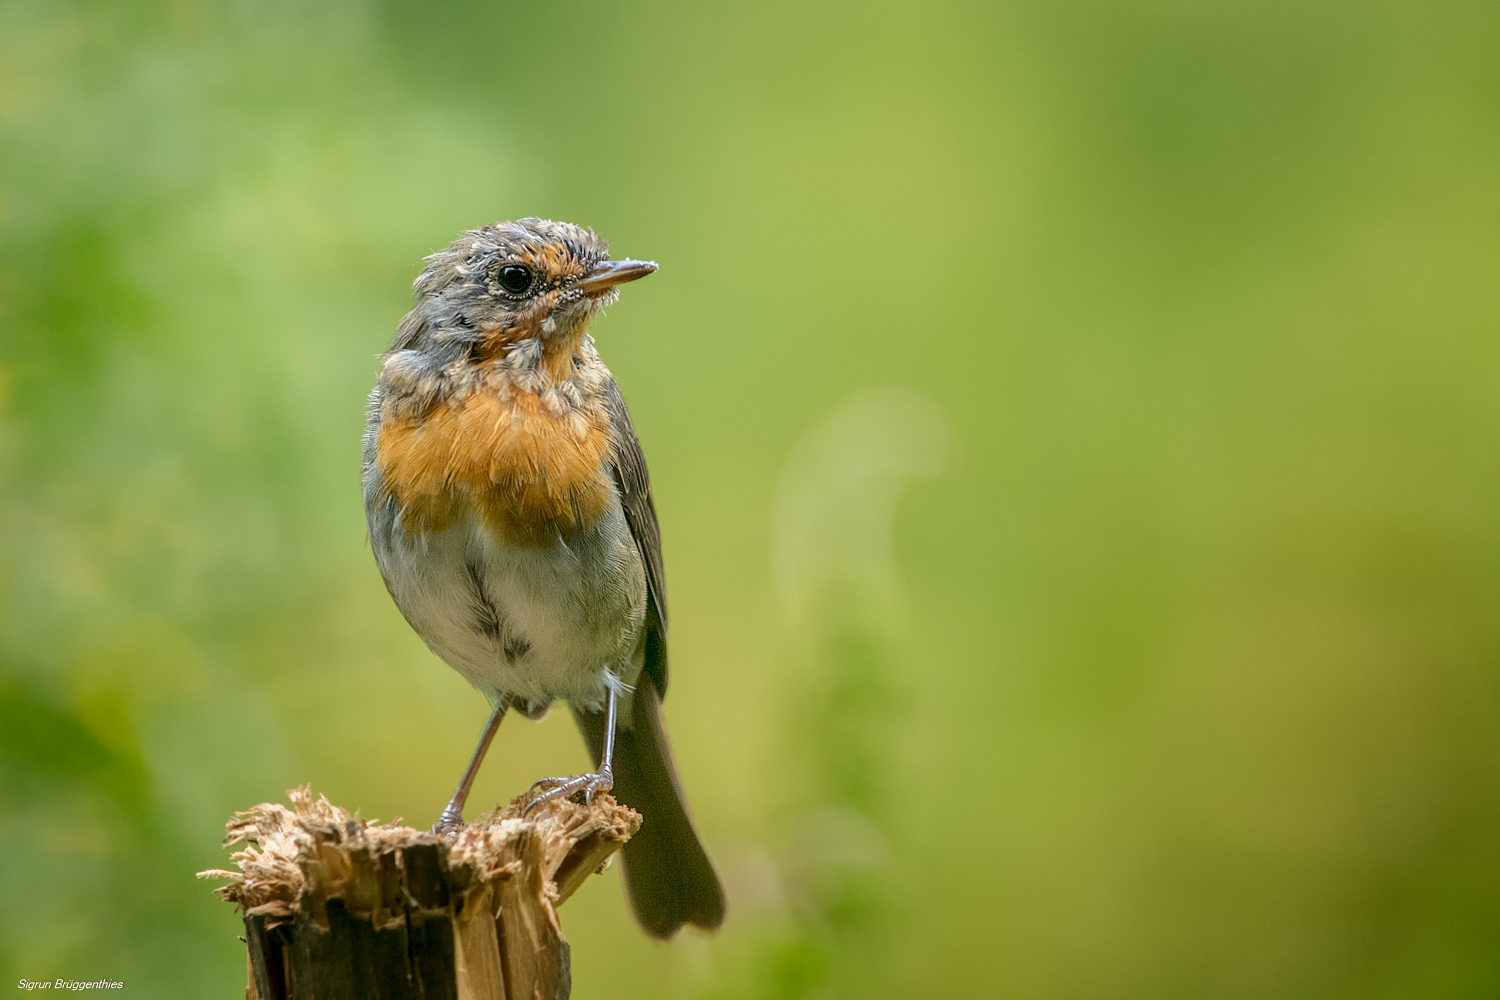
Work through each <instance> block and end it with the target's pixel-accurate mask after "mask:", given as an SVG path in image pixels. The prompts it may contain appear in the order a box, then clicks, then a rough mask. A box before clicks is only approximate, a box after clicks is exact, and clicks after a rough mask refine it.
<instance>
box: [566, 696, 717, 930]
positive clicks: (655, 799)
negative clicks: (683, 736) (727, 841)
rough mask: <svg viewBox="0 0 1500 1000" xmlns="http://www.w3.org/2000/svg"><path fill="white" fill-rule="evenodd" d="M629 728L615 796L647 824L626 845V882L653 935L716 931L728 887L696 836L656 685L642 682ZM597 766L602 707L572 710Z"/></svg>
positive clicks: (622, 739)
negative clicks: (690, 928)
mask: <svg viewBox="0 0 1500 1000" xmlns="http://www.w3.org/2000/svg"><path fill="white" fill-rule="evenodd" d="M631 707H632V711H631V713H630V719H631V726H630V728H629V729H625V728H623V727H621V728H620V730H619V731H618V732H617V733H616V734H615V759H614V775H615V787H614V796H615V798H616V799H618V800H619V801H620V802H623V803H624V804H625V805H627V806H630V807H631V808H632V809H634V810H635V811H636V812H638V813H640V814H641V817H642V822H641V828H640V830H639V831H638V832H637V833H636V835H635V836H634V837H632V838H630V840H629V841H627V842H626V844H625V849H624V863H625V887H626V891H627V892H628V893H629V895H630V905H631V909H633V910H634V911H635V918H636V920H637V921H639V922H640V925H641V927H642V928H644V929H645V931H646V933H647V934H650V935H651V936H652V937H655V938H669V937H671V936H672V935H673V934H676V933H677V930H678V929H679V928H680V927H681V926H682V925H683V924H693V925H695V926H697V927H702V928H705V929H712V928H715V927H718V926H719V925H720V924H721V923H723V922H724V889H723V887H722V886H721V885H720V884H719V877H718V875H716V874H715V873H714V867H713V863H712V862H710V861H709V860H708V854H707V853H706V852H705V851H704V850H703V845H702V844H701V843H699V841H698V835H697V833H696V832H694V830H693V822H692V820H691V819H689V818H688V814H687V804H686V802H685V801H684V799H683V796H682V788H681V786H680V785H679V784H678V781H677V772H676V770H675V769H674V768H673V767H672V753H671V749H670V747H669V746H668V744H667V734H666V731H665V730H664V729H663V728H662V725H661V701H660V698H659V696H658V695H657V693H656V688H655V686H654V685H652V684H651V683H649V682H648V681H646V680H645V678H642V683H641V684H639V685H637V686H636V689H635V694H634V695H633V700H632V706H631ZM573 717H574V718H575V719H576V720H577V722H578V728H579V729H580V730H581V731H582V732H583V739H584V742H585V743H587V744H588V748H589V754H590V755H591V756H592V757H593V759H594V764H595V766H598V763H599V758H600V755H601V754H602V753H603V748H604V713H603V712H580V711H578V710H577V709H574V710H573Z"/></svg>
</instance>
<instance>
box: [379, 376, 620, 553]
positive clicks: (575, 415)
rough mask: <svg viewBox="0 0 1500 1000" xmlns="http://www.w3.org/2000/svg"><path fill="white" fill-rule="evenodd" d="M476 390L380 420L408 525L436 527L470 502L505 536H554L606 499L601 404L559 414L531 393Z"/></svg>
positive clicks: (385, 460) (529, 539) (544, 539)
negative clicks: (415, 414) (412, 414)
mask: <svg viewBox="0 0 1500 1000" xmlns="http://www.w3.org/2000/svg"><path fill="white" fill-rule="evenodd" d="M506 396H507V397H508V398H502V395H501V394H500V393H499V392H497V391H494V389H493V387H484V388H479V389H476V390H474V391H472V392H470V393H468V394H467V395H465V396H462V397H459V398H457V399H453V400H449V401H447V402H445V403H443V404H442V405H440V406H439V407H437V408H436V409H435V410H433V411H432V412H431V413H429V414H428V415H427V416H426V417H424V418H421V419H404V418H402V419H395V420H388V421H386V422H384V423H382V424H381V427H380V434H379V437H378V439H377V445H378V455H379V461H380V470H381V473H382V475H383V476H384V478H385V484H386V488H387V489H388V490H389V491H390V493H391V495H392V496H393V497H394V498H395V500H396V502H397V503H398V504H400V506H401V510H402V521H403V523H404V524H405V525H406V529H407V530H408V531H413V532H415V531H438V530H441V529H442V528H443V527H445V526H447V525H448V524H449V523H451V522H452V520H453V519H454V518H455V517H456V516H458V515H460V514H461V513H462V512H463V511H464V510H466V509H471V508H472V509H476V510H478V511H479V512H480V514H481V515H482V516H483V517H484V519H485V521H486V523H488V524H489V526H490V527H491V528H492V529H493V530H495V531H496V532H497V533H498V534H499V535H500V536H501V537H502V538H503V539H505V540H506V541H508V542H511V543H514V544H521V545H545V544H550V543H551V542H552V540H553V539H555V538H556V537H557V536H558V535H559V534H565V533H566V532H568V531H569V530H570V529H572V528H573V527H574V526H575V525H580V524H581V525H583V526H585V527H586V526H589V525H591V524H593V523H594V522H595V521H597V520H598V518H599V517H600V516H601V515H602V514H603V513H604V511H605V509H606V508H607V507H608V505H609V499H610V483H609V476H608V472H607V469H606V462H607V461H608V458H609V448H610V435H609V418H608V415H607V414H606V413H605V411H604V409H603V407H602V406H591V407H590V406H586V407H584V408H582V409H575V410H572V411H570V412H564V413H563V415H561V416H559V415H557V414H556V413H554V412H553V411H552V410H550V409H548V408H547V406H546V405H545V404H544V403H543V402H542V400H541V398H540V397H538V396H537V395H536V394H534V393H527V392H516V393H514V394H509V393H507V394H506Z"/></svg>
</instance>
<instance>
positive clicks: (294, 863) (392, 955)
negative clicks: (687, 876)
mask: <svg viewBox="0 0 1500 1000" xmlns="http://www.w3.org/2000/svg"><path fill="white" fill-rule="evenodd" d="M287 795H288V797H289V798H290V799H291V802H292V808H291V809H288V808H286V807H285V806H281V805H274V804H272V803H262V804H261V805H258V806H256V807H255V808H254V809H251V810H249V811H247V812H242V813H237V814H236V815H235V818H234V819H232V820H230V821H229V825H228V830H227V835H226V837H225V840H224V844H225V846H226V847H227V846H229V845H231V844H247V845H248V846H246V847H245V848H244V849H242V850H240V851H237V852H235V853H234V855H233V856H232V857H233V859H234V860H235V861H236V862H237V863H238V865H239V868H240V871H237V872H231V871H217V870H215V871H206V872H199V873H198V877H199V878H225V879H228V880H229V884H228V885H224V886H220V887H219V888H218V889H217V890H216V891H217V892H218V894H219V895H220V896H222V897H223V898H224V899H226V900H228V901H230V902H232V903H235V904H237V905H238V906H239V907H240V909H241V910H242V911H243V913H244V918H245V944H246V946H247V947H248V949H249V952H250V955H249V959H250V972H249V984H248V985H247V986H246V987H245V996H246V1000H293V998H295V1000H522V998H525V1000H554V998H561V997H566V996H567V995H568V992H569V989H570V985H571V983H570V978H569V966H568V942H567V939H566V938H564V937H563V933H562V924H561V923H559V922H558V919H557V909H556V908H557V907H558V906H561V905H562V903H563V902H564V901H565V900H566V899H567V898H568V897H569V896H571V895H572V894H573V893H574V892H575V891H577V889H578V887H579V886H581V885H582V884H583V882H584V880H585V879H587V878H588V877H589V875H591V874H593V873H594V872H598V871H602V870H603V869H604V867H605V865H606V864H607V863H608V861H609V860H610V858H611V857H612V856H613V854H614V853H615V851H617V850H619V849H620V846H621V845H622V844H624V843H625V841H627V840H629V839H630V837H631V836H632V835H633V834H634V833H635V832H636V830H637V829H639V828H640V825H641V817H640V815H639V814H638V813H636V812H635V811H634V810H632V809H630V808H628V807H626V806H622V805H620V804H619V803H617V802H615V800H614V799H613V798H612V797H610V796H609V795H600V796H596V797H595V799H594V801H593V802H592V803H591V804H590V805H586V806H585V805H580V804H578V803H575V802H569V801H565V800H553V801H550V802H546V803H543V804H542V805H540V806H538V807H537V808H536V809H535V810H533V811H532V813H531V814H530V815H529V816H526V817H525V818H522V814H521V811H522V809H523V808H524V807H525V805H526V803H527V802H528V801H530V795H529V794H528V795H522V796H520V797H519V798H517V799H515V800H514V801H512V802H511V803H510V805H508V806H506V807H505V809H504V810H498V811H496V812H492V813H491V814H490V815H488V816H486V817H484V818H483V819H481V820H479V821H478V822H476V823H474V824H471V825H470V826H467V827H465V828H464V829H463V830H462V831H460V832H459V833H458V834H457V835H456V836H453V837H443V836H439V835H438V834H434V833H430V832H428V831H426V830H414V829H412V828H411V827H406V826H397V825H396V824H394V823H383V824H382V823H367V822H365V821H364V820H362V819H359V818H358V816H350V815H349V813H347V812H345V811H344V810H343V809H340V808H339V807H338V806H335V805H333V804H332V803H330V802H329V801H328V800H327V799H326V798H322V797H319V798H318V800H317V801H316V802H314V801H313V798H312V793H311V791H310V790H309V789H308V788H305V787H304V788H297V789H293V790H292V791H290V792H288V793H287Z"/></svg>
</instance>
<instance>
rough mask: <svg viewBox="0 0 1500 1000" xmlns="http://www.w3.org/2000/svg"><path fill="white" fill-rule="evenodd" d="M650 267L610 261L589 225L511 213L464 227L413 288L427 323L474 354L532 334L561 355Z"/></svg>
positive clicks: (495, 351)
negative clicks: (515, 216) (510, 217)
mask: <svg viewBox="0 0 1500 1000" xmlns="http://www.w3.org/2000/svg"><path fill="white" fill-rule="evenodd" d="M655 270H656V264H654V263H652V262H651V261H642V260H610V259H609V241H608V240H602V239H600V238H599V237H598V236H596V235H595V234H594V231H593V230H592V229H583V228H581V227H579V226H574V225H571V224H569V223H566V222H551V221H548V220H545V219H518V220H516V221H515V222H495V223H491V224H490V225H487V226H482V227H480V228H479V229H473V230H470V231H469V232H467V233H464V234H463V235H462V236H460V237H459V238H458V239H456V240H454V241H453V243H452V244H450V245H449V246H448V247H447V248H446V249H444V250H440V251H438V252H437V253H435V254H433V255H432V256H431V257H429V258H428V263H427V267H426V269H424V270H423V271H422V274H421V276H420V277H418V278H417V281H416V284H415V286H414V287H415V290H416V293H417V296H418V298H419V299H420V300H421V304H422V311H423V312H424V313H425V316H424V317H423V318H424V320H425V321H426V323H427V325H428V327H429V328H430V329H432V330H447V331H449V336H451V337H454V338H455V339H457V338H463V339H467V340H470V342H471V344H472V347H473V349H474V353H475V356H477V357H479V358H487V357H494V356H497V355H501V354H503V353H504V352H505V351H506V349H507V347H508V346H510V345H513V344H517V343H520V342H523V341H533V340H534V341H536V342H539V343H540V344H541V345H542V349H543V353H544V354H545V356H546V357H547V358H548V359H549V360H550V359H553V358H556V359H559V360H563V361H565V359H567V358H569V357H571V356H572V355H573V354H574V352H575V351H576V350H577V348H578V344H579V342H580V341H581V340H582V339H583V335H584V333H585V332H586V331H587V329H588V324H589V320H591V319H592V318H593V317H594V315H595V314H597V313H598V312H599V311H600V310H601V309H603V308H604V307H605V306H607V305H609V304H610V303H612V302H614V301H615V299H616V298H618V297H619V291H618V290H617V289H618V286H619V285H622V284H624V283H625V282H627V281H634V280H636V279H637V278H644V277H645V276H646V275H648V274H650V273H651V272H653V271H655Z"/></svg>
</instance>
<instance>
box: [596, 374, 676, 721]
mask: <svg viewBox="0 0 1500 1000" xmlns="http://www.w3.org/2000/svg"><path fill="white" fill-rule="evenodd" d="M604 405H605V406H606V407H607V408H608V409H609V419H610V429H611V431H612V432H613V433H614V444H615V458H614V478H615V487H616V488H617V489H619V491H620V504H621V506H623V507H624V508H625V522H626V523H627V524H628V525H629V526H630V535H631V537H632V538H634V539H635V547H636V551H638V552H639V553H640V554H641V562H642V564H644V565H645V567H646V663H645V671H646V673H647V674H648V675H650V677H651V680H652V682H653V683H655V685H656V690H657V693H658V694H660V695H665V694H666V693H667V578H666V574H665V572H664V571H663V569H662V562H661V527H660V526H659V525H658V524H657V521H656V502H655V501H654V500H652V499H651V474H650V473H649V472H647V471H646V456H645V455H644V454H643V453H642V452H641V442H640V440H639V439H638V438H637V437H636V436H635V425H634V424H632V423H631V422H630V410H629V409H628V408H627V407H626V406H625V397H624V396H623V395H621V393H620V386H619V385H618V384H617V383H616V382H615V381H614V380H613V379H610V382H609V386H608V388H607V389H606V390H605V397H604Z"/></svg>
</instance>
